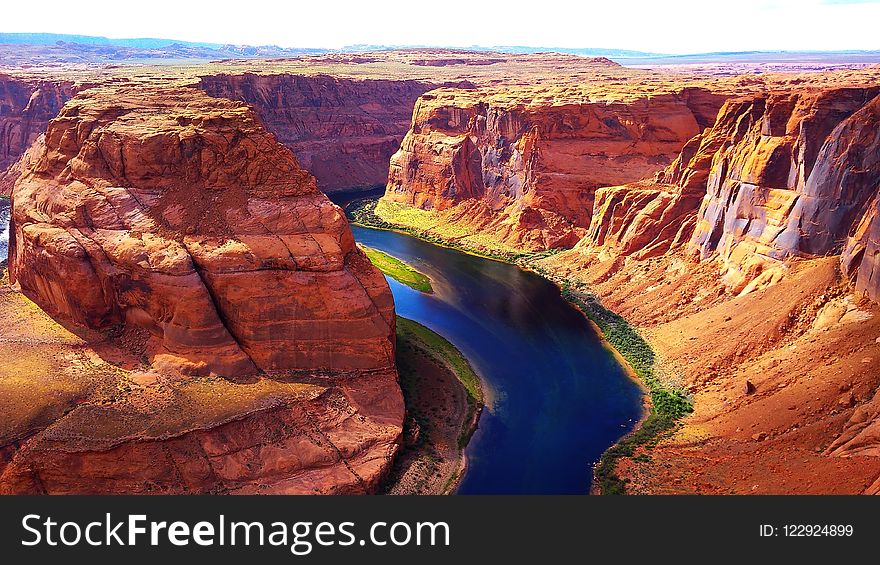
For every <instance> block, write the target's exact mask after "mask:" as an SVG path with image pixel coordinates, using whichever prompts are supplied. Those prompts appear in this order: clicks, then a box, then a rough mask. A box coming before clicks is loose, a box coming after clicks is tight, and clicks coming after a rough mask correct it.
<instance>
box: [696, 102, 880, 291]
mask: <svg viewBox="0 0 880 565" xmlns="http://www.w3.org/2000/svg"><path fill="white" fill-rule="evenodd" d="M878 93H880V89H878V88H865V89H857V88H851V89H837V90H829V91H822V92H819V93H803V94H801V93H796V94H781V95H771V96H769V97H767V98H757V99H755V100H753V101H751V102H749V103H745V104H740V105H737V106H736V107H734V106H733V105H731V107H730V109H731V110H733V111H734V112H735V114H736V116H737V117H736V120H735V122H736V125H737V129H736V131H734V132H731V134H732V135H731V136H730V138H729V142H728V144H727V145H726V146H725V147H724V148H722V149H721V150H720V151H719V152H717V153H716V154H715V155H714V156H713V160H712V167H711V170H710V175H709V181H708V183H707V193H706V196H705V198H704V201H703V203H702V205H701V208H700V212H699V217H698V221H697V228H696V230H695V232H694V235H693V238H692V242H691V243H692V245H693V246H695V247H696V248H697V249H698V250H699V252H700V254H701V256H702V257H704V258H705V257H708V256H710V255H711V254H713V253H716V252H717V253H718V254H719V255H720V256H721V258H722V260H723V261H724V263H725V265H726V267H727V268H728V270H729V271H728V279H729V282H730V283H731V284H732V285H733V286H734V287H743V286H744V285H745V284H747V283H748V282H749V281H752V280H754V279H756V278H757V277H759V276H761V273H762V271H763V270H765V269H766V268H768V266H769V267H770V268H772V267H773V266H774V265H776V264H778V263H779V262H780V261H782V260H784V259H785V258H787V257H791V256H805V257H809V256H822V255H829V254H837V253H840V251H841V248H842V245H843V242H844V240H845V239H846V237H847V235H848V233H849V231H850V229H851V228H852V225H853V223H854V222H855V221H857V219H858V217H859V214H860V213H861V212H862V211H863V210H864V207H865V204H866V203H867V202H868V201H869V200H871V199H872V198H873V197H874V195H875V194H876V191H877V188H878V172H880V167H878V159H877V154H878V151H880V128H878V121H877V110H878V108H880V99H878V98H875V97H876V96H877V95H878Z"/></svg>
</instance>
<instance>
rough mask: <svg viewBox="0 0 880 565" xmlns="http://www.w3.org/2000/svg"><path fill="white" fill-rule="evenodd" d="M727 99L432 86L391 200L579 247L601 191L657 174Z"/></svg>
mask: <svg viewBox="0 0 880 565" xmlns="http://www.w3.org/2000/svg"><path fill="white" fill-rule="evenodd" d="M722 102H723V96H720V95H715V94H712V93H711V92H709V91H707V90H705V89H700V88H681V89H679V90H678V91H675V92H669V93H662V94H657V95H652V96H644V95H643V96H642V97H635V98H630V99H625V100H619V101H615V100H612V101H607V100H598V101H593V99H592V97H591V95H590V93H587V92H580V91H578V89H577V88H572V89H560V90H559V91H553V90H551V91H550V92H546V89H544V90H543V91H542V90H540V89H535V88H533V89H528V88H520V89H517V90H516V91H515V92H511V91H506V90H493V89H479V90H470V91H463V90H458V89H441V90H436V91H432V92H430V93H427V94H425V95H423V96H422V97H421V98H420V99H419V101H418V102H417V104H416V107H415V110H414V112H413V122H412V128H411V129H410V131H409V133H407V135H406V137H405V138H404V140H403V143H402V145H401V148H400V150H399V151H398V152H397V153H395V154H394V156H393V157H392V159H391V170H390V173H389V178H388V186H387V189H386V194H385V197H384V200H385V201H386V202H399V203H404V204H407V205H410V206H414V207H417V208H420V209H424V210H432V211H436V212H439V213H441V214H442V217H443V221H444V222H445V223H446V224H456V225H458V226H461V227H462V229H467V230H470V231H471V232H479V233H481V234H482V235H483V236H486V237H491V238H493V239H495V240H497V241H498V242H500V243H502V244H503V245H508V246H511V247H516V248H524V249H527V250H540V249H548V248H558V247H571V246H573V245H574V244H575V243H576V242H577V241H578V240H579V239H580V238H581V237H582V236H583V235H585V233H586V231H587V228H588V226H589V225H590V219H591V211H592V210H593V201H594V193H595V190H596V189H597V188H599V187H603V186H609V185H614V184H620V183H622V182H628V181H635V180H638V179H640V178H643V177H645V176H648V175H652V174H654V173H655V172H656V171H657V170H659V169H661V168H662V167H663V166H665V165H666V164H668V163H669V162H670V161H672V159H673V158H674V157H675V155H677V154H678V152H679V151H680V150H681V147H682V145H684V143H685V142H686V141H687V140H688V139H690V138H692V137H693V136H694V135H696V134H697V133H699V132H700V131H702V129H703V128H704V127H707V126H709V125H710V124H711V123H712V121H713V120H714V117H715V114H716V112H717V110H718V108H719V107H720V106H721V103H722Z"/></svg>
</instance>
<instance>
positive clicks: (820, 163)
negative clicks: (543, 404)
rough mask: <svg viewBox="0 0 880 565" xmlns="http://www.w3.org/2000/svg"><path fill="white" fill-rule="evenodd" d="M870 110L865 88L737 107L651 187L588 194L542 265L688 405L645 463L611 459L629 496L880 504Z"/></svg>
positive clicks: (874, 110) (875, 155)
mask: <svg viewBox="0 0 880 565" xmlns="http://www.w3.org/2000/svg"><path fill="white" fill-rule="evenodd" d="M878 117H880V88H878V87H874V86H864V87H859V88H831V89H815V90H807V89H804V90H795V91H789V92H776V93H771V94H760V95H755V96H751V97H748V98H739V99H735V100H730V101H728V102H727V103H726V104H725V105H724V107H723V108H722V109H721V111H720V112H719V114H718V119H717V121H716V123H715V124H714V125H713V126H712V127H711V128H709V129H707V130H705V131H704V132H703V133H702V134H700V135H698V136H696V137H695V138H694V139H692V140H691V141H690V142H688V144H687V145H685V147H684V149H683V150H682V152H681V154H680V156H679V157H678V158H677V159H676V160H675V161H674V162H673V163H672V164H671V165H670V166H669V167H667V168H666V169H665V170H664V171H663V172H662V173H660V174H658V175H657V176H656V177H655V178H654V179H649V180H643V181H640V182H638V183H631V184H627V185H621V186H613V187H606V188H602V189H600V190H598V191H597V193H596V204H595V208H594V213H593V222H592V224H591V226H590V230H589V233H588V234H587V236H586V237H585V238H584V239H583V240H582V241H581V242H579V244H578V245H577V246H576V247H575V249H573V250H571V251H569V252H565V253H562V254H559V255H557V256H555V257H552V258H550V259H546V260H544V261H542V262H541V265H542V267H543V268H544V269H547V270H550V271H552V272H554V273H555V274H556V275H557V276H560V277H563V278H565V279H567V280H568V281H570V282H572V283H574V284H580V285H583V288H585V289H589V290H590V291H591V292H594V293H596V294H597V295H598V296H599V297H600V298H601V299H602V301H603V303H604V304H605V305H606V306H607V307H610V308H611V309H613V310H614V311H616V312H618V313H620V314H621V315H623V316H624V317H626V318H627V319H628V320H630V321H631V322H633V323H634V324H637V325H638V326H639V327H641V328H642V329H643V333H644V335H645V337H646V338H647V339H648V341H649V342H650V343H651V345H652V346H653V347H654V349H655V351H656V353H657V354H658V361H657V363H656V366H655V371H656V372H657V373H658V375H659V376H660V378H661V379H662V380H665V381H666V382H668V383H671V384H676V385H679V386H683V387H685V388H686V389H687V390H688V391H689V392H690V393H691V394H692V395H693V397H694V406H695V412H694V414H693V415H692V416H690V417H688V418H687V419H686V420H685V422H684V425H683V426H682V427H681V428H680V429H679V430H677V431H676V432H675V433H673V434H672V435H671V436H670V437H667V438H666V439H664V440H663V441H661V442H660V444H659V445H658V446H657V447H655V448H654V449H653V450H652V451H651V457H650V460H645V461H639V460H637V459H624V460H622V461H621V462H620V463H619V464H618V468H617V473H618V474H619V475H620V476H621V477H624V478H627V479H629V480H630V481H631V482H630V484H629V487H628V488H630V489H631V490H634V491H637V492H653V493H682V492H702V493H716V494H720V493H805V492H808V493H829V492H838V493H853V492H866V493H880V459H878V454H880V451H878V446H880V442H878V441H877V438H878V437H880V435H878V433H880V432H878V429H880V423H878V416H880V411H878V400H877V394H876V391H877V387H878V385H880V380H878V378H880V370H878V369H880V341H878V339H876V338H877V336H878V335H880V307H878V306H877V305H876V304H874V303H872V302H871V301H870V300H868V298H870V299H873V300H874V301H877V297H878V290H877V285H878V276H877V274H876V269H877V259H876V253H877V249H878V247H877V246H878V241H880V233H878V221H877V215H878V198H880V120H878ZM853 290H854V291H855V292H853ZM637 455H638V453H637ZM707 461H711V464H707Z"/></svg>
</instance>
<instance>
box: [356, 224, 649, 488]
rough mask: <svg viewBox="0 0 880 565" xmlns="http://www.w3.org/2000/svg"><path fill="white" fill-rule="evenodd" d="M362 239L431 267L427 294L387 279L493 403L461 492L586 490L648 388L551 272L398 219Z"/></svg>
mask: <svg viewBox="0 0 880 565" xmlns="http://www.w3.org/2000/svg"><path fill="white" fill-rule="evenodd" d="M352 229H353V231H354V236H355V239H356V240H357V241H359V242H361V243H363V244H365V245H368V246H370V247H374V248H376V249H380V250H382V251H384V252H386V253H388V254H390V255H393V256H395V257H397V258H399V259H401V260H403V261H405V262H407V263H409V264H411V265H412V266H413V267H415V268H416V269H418V270H420V271H422V272H423V273H425V274H426V275H428V276H429V277H431V279H432V284H433V286H434V294H423V293H421V292H418V291H416V290H413V289H411V288H409V287H407V286H405V285H402V284H400V283H398V282H396V281H394V280H393V279H389V280H388V283H389V285H391V290H392V292H393V294H394V301H395V305H396V308H397V313H398V314H399V315H401V316H404V317H406V318H411V319H413V320H416V321H417V322H419V323H421V324H424V325H425V326H428V327H429V328H431V329H432V330H434V331H436V332H437V333H439V334H441V335H442V336H444V337H445V338H446V339H448V340H449V341H450V342H452V343H453V344H454V345H455V346H456V347H458V349H459V350H460V351H461V352H462V354H464V356H465V357H467V358H468V360H469V361H470V362H471V364H472V365H473V366H474V369H475V370H476V371H477V372H478V373H479V375H480V377H481V379H482V380H483V383H484V385H483V386H484V389H485V391H486V393H487V406H486V409H485V410H484V411H483V414H482V416H481V418H480V423H479V427H478V429H477V431H476V433H475V434H474V436H473V438H472V439H471V442H470V444H469V445H468V448H467V457H468V468H467V471H466V473H465V475H464V478H463V480H462V482H461V486H460V487H459V490H458V492H459V494H587V493H588V492H589V488H590V481H591V480H592V465H593V463H595V462H596V460H598V458H599V456H600V455H601V454H602V452H604V451H605V450H606V449H607V448H608V447H610V446H611V445H612V444H613V443H614V442H615V441H617V439H619V438H620V437H621V436H622V435H623V434H625V433H627V432H629V431H630V430H631V429H632V428H633V426H634V424H635V422H636V421H637V420H638V418H639V416H640V414H641V410H642V408H641V391H640V389H639V387H638V386H637V385H636V384H635V383H634V382H632V380H631V379H629V378H628V376H627V375H626V373H625V372H624V370H623V368H622V367H621V366H620V365H619V364H618V363H617V361H616V360H615V358H614V356H613V355H612V354H611V352H610V351H608V350H607V349H605V347H603V345H602V343H601V341H600V339H599V337H598V336H597V335H596V334H595V332H594V331H593V329H592V328H591V326H590V325H589V324H588V323H587V321H586V320H585V319H584V317H583V316H582V315H581V314H580V312H578V311H577V310H575V309H574V308H573V307H572V306H571V305H569V304H568V303H567V302H566V301H565V300H564V299H563V298H562V297H561V295H560V292H559V290H558V288H557V287H556V286H555V285H553V284H551V283H550V282H548V281H546V280H545V279H543V278H541V277H539V276H537V275H535V274H533V273H529V272H526V271H523V270H521V269H519V268H517V267H515V266H513V265H508V264H505V263H501V262H498V261H492V260H489V259H483V258H479V257H474V256H472V255H468V254H465V253H461V252H458V251H454V250H452V249H447V248H444V247H439V246H435V245H431V244H429V243H426V242H423V241H421V240H418V239H416V238H413V237H409V236H407V235H403V234H400V233H396V232H391V231H382V230H374V229H368V228H362V227H357V226H353V227H352Z"/></svg>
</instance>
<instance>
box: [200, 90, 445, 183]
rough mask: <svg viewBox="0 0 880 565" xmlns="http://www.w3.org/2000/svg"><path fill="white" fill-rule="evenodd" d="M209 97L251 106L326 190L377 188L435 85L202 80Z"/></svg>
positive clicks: (384, 178)
mask: <svg viewBox="0 0 880 565" xmlns="http://www.w3.org/2000/svg"><path fill="white" fill-rule="evenodd" d="M200 86H201V88H202V89H203V90H204V91H205V92H207V93H208V94H210V95H211V96H217V97H222V98H229V99H231V100H241V101H243V102H247V103H248V104H250V105H251V107H252V108H254V110H256V112H257V114H258V115H259V116H260V118H261V120H262V121H263V124H264V125H265V126H266V128H267V129H268V130H269V131H271V132H272V133H273V134H275V135H276V136H277V137H278V139H279V140H280V141H281V142H282V143H284V144H285V145H287V146H288V147H289V148H290V149H292V150H293V152H294V153H295V154H296V157H297V159H298V160H299V162H300V163H301V164H302V166H303V167H304V168H305V169H306V170H307V171H309V172H310V173H312V175H314V176H315V178H316V179H317V181H318V188H320V189H321V190H323V191H324V192H334V191H338V190H346V189H348V190H351V189H363V188H374V187H377V186H383V185H384V184H385V182H386V180H387V179H388V159H389V158H390V157H391V155H392V154H393V153H394V152H395V151H396V150H397V148H398V147H399V146H400V141H401V139H403V136H404V134H405V133H406V132H407V130H408V129H409V125H410V119H411V117H412V108H413V104H415V101H416V99H417V98H418V97H419V96H420V95H421V94H423V93H424V92H426V91H428V90H430V89H431V88H434V86H435V85H433V84H431V83H428V82H422V81H416V80H352V79H344V78H336V77H330V76H296V75H277V74H276V75H257V74H251V73H245V74H240V75H213V76H205V77H202V78H201V81H200Z"/></svg>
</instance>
